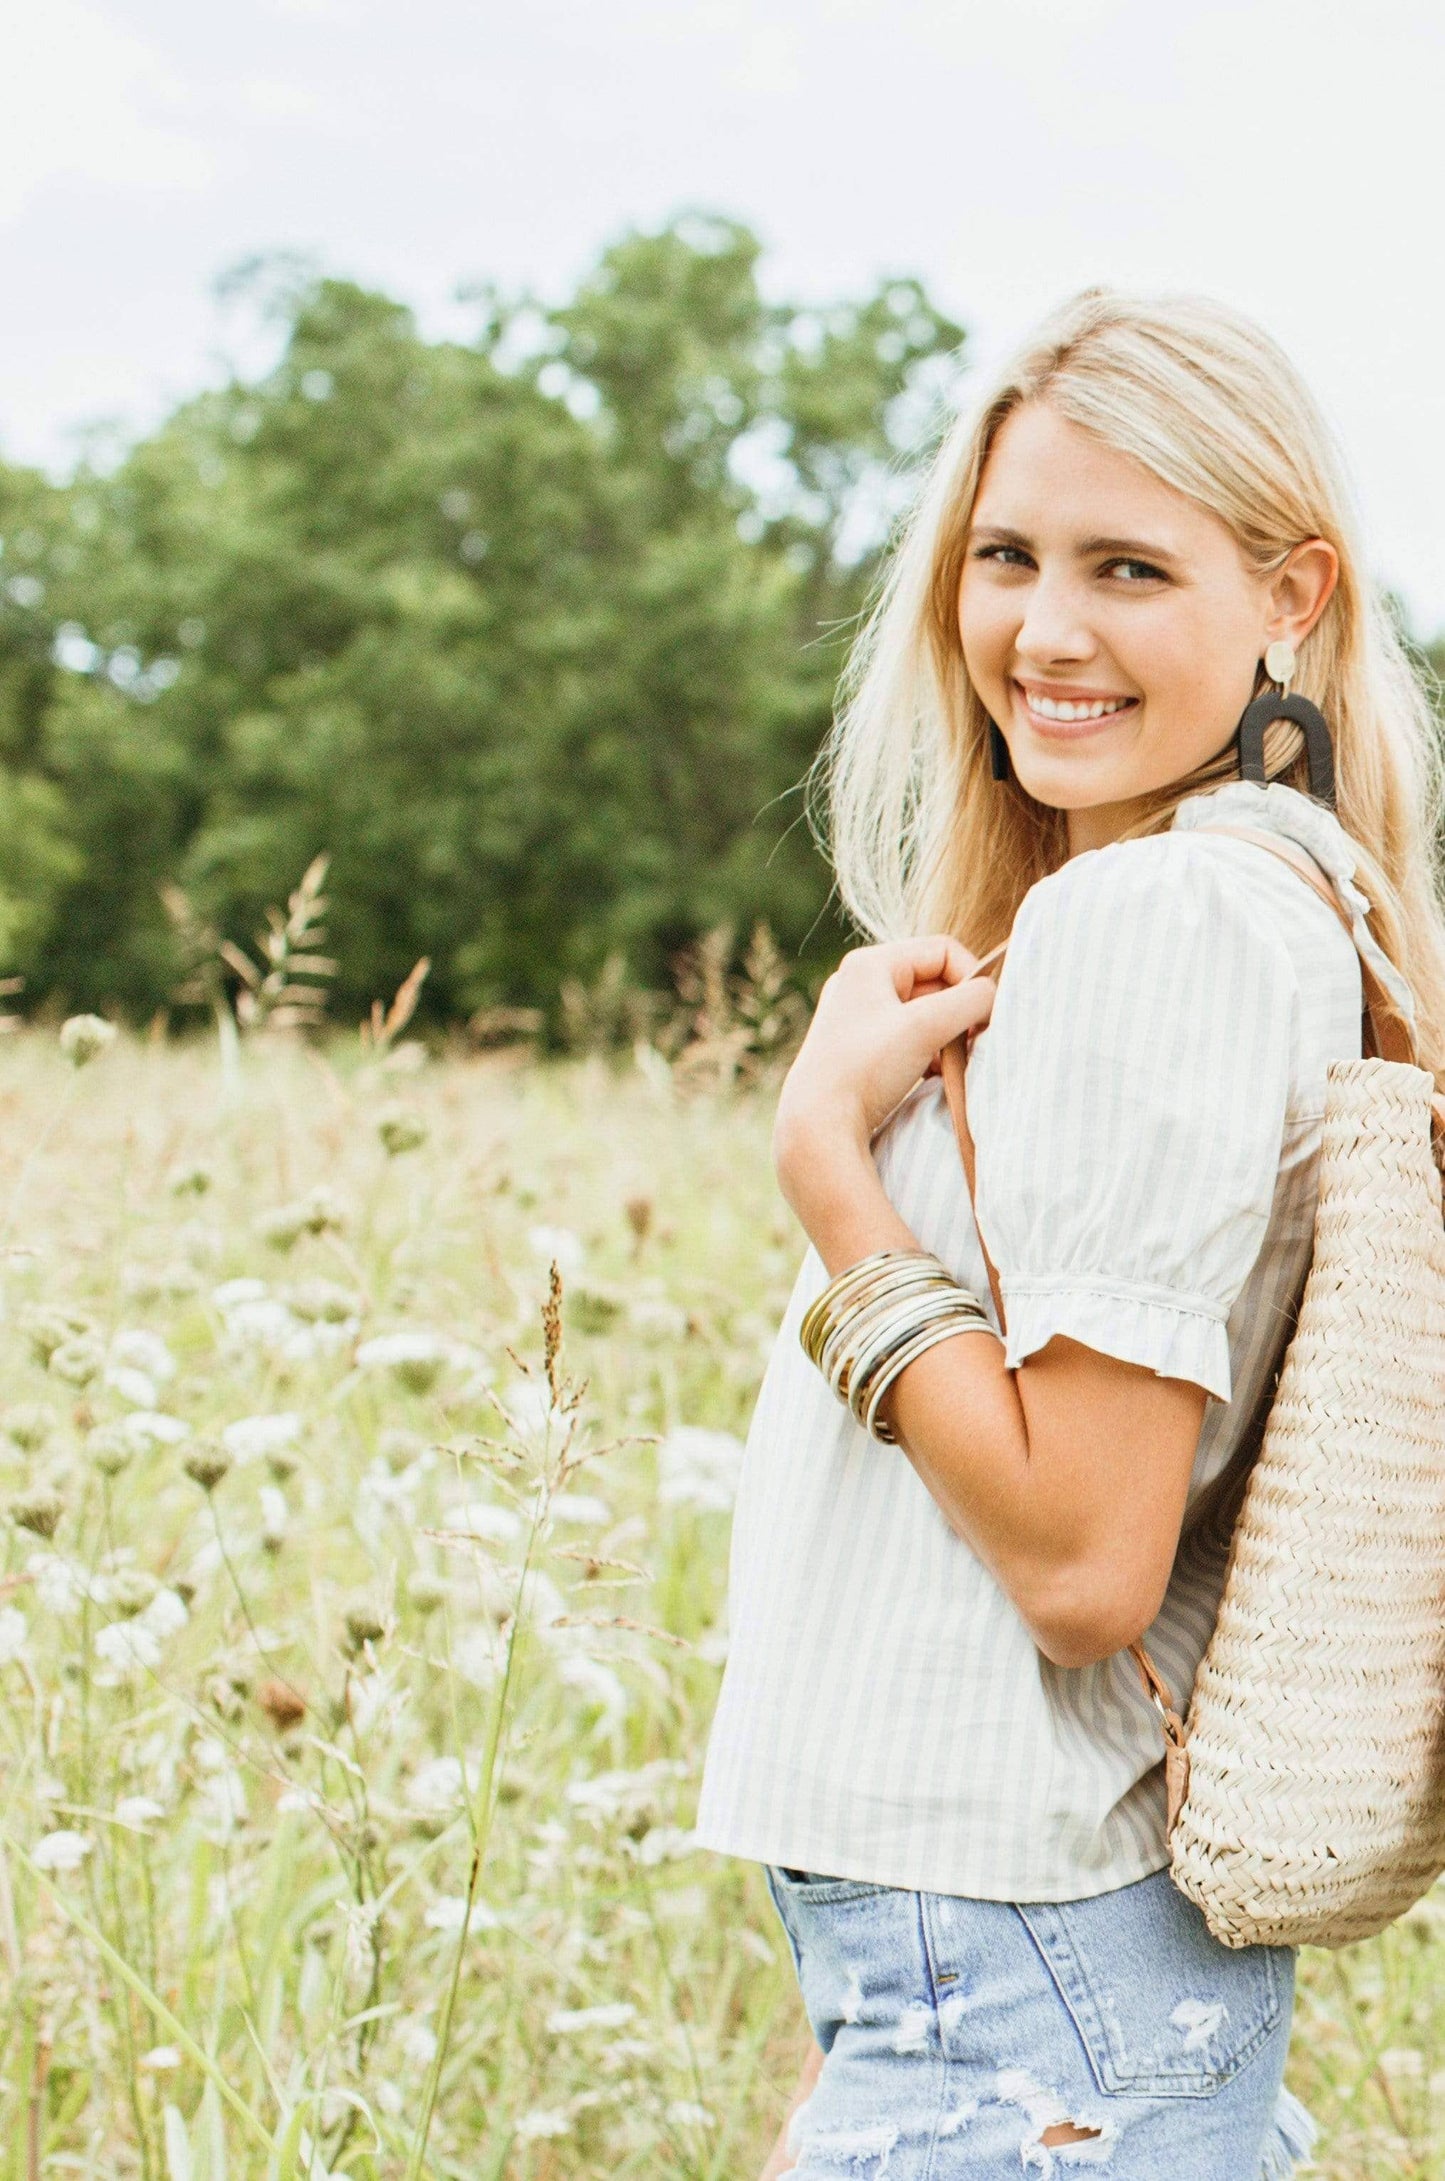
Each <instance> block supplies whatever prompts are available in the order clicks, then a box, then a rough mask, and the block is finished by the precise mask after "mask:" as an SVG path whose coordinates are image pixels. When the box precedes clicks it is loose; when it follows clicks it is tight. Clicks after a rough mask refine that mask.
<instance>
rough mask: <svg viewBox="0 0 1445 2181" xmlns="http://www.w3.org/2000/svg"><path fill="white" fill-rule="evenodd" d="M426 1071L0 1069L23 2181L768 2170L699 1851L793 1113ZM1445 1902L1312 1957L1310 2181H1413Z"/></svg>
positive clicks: (512, 1070) (258, 1053)
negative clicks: (788, 1118)
mask: <svg viewBox="0 0 1445 2181" xmlns="http://www.w3.org/2000/svg"><path fill="white" fill-rule="evenodd" d="M420 1059H421V1056H420V1051H419V1048H418V1049H415V1050H411V1051H409V1050H408V1049H406V1048H403V1049H402V1051H401V1052H400V1053H398V1054H396V1055H394V1056H393V1057H392V1059H391V1061H390V1062H389V1063H387V1064H385V1065H382V1064H379V1063H378V1062H377V1060H376V1059H375V1058H372V1059H370V1060H368V1059H367V1057H366V1056H365V1055H364V1054H362V1053H360V1052H359V1051H358V1049H357V1047H356V1045H355V1043H354V1042H346V1041H338V1042H337V1043H336V1044H335V1045H333V1046H331V1047H330V1048H328V1049H327V1050H326V1051H325V1053H323V1052H322V1051H319V1050H306V1049H298V1048H294V1047H289V1046H286V1045H284V1044H282V1043H279V1042H271V1043H267V1042H265V1041H260V1040H258V1041H257V1042H256V1043H254V1044H253V1045H251V1046H249V1047H247V1048H246V1049H245V1051H244V1052H243V1054H242V1056H241V1062H240V1069H239V1074H238V1075H236V1076H234V1077H233V1078H231V1079H229V1080H227V1079H224V1078H223V1075H222V1071H221V1069H220V1068H219V1066H218V1063H217V1054H216V1049H215V1047H214V1045H212V1044H209V1043H207V1044H201V1045H196V1046H194V1047H189V1048H187V1047H174V1046H165V1045H154V1046H149V1045H144V1044H140V1043H136V1042H128V1041H125V1040H117V1041H116V1042H115V1043H113V1044H112V1045H110V1046H109V1047H108V1048H107V1049H105V1050H103V1051H101V1052H100V1053H98V1054H97V1055H96V1056H95V1057H94V1058H93V1059H91V1060H90V1061H89V1063H88V1064H87V1065H85V1066H84V1067H81V1068H75V1067H73V1066H72V1065H71V1064H70V1063H69V1062H68V1061H67V1059H66V1058H65V1057H64V1055H63V1054H62V1052H61V1050H60V1048H59V1045H58V1044H57V1041H56V1039H55V1038H54V1036H53V1035H47V1034H42V1033H40V1032H25V1033H21V1034H19V1035H16V1036H12V1037H11V1038H10V1039H8V1040H7V1041H5V1042H4V1043H3V1044H0V1116H3V1130H0V1278H3V1323H0V1356H3V1369H4V1377H3V1400H0V1510H3V1515H4V1520H3V1526H0V1540H3V1553H0V1767H3V1773H0V1979H3V1980H4V1983H5V1985H6V1988H7V2004H6V2006H5V2008H4V2011H3V2018H0V2177H3V2181H30V2177H31V2176H34V2175H39V2174H42V2173H44V2174H57V2175H58V2174H80V2175H93V2176H96V2177H97V2181H101V2177H104V2181H111V2177H115V2176H130V2175H143V2176H146V2177H147V2181H151V2177H155V2181H162V2177H164V2181H223V2177H229V2181H243V2177H244V2181H252V2177H255V2181H261V2177H263V2176H265V2177H275V2181H290V2177H291V2176H301V2175H310V2176H312V2177H320V2176H323V2175H327V2174H329V2175H331V2176H333V2181H340V2177H341V2176H343V2175H345V2176H349V2177H350V2181H382V2177H387V2181H418V2177H419V2176H421V2175H423V2174H426V2175H432V2176H441V2175H445V2176H458V2177H461V2176H465V2177H466V2181H491V2177H497V2181H500V2177H502V2176H504V2175H505V2176H507V2177H512V2181H556V2177H560V2176H568V2177H572V2176H576V2177H583V2176H587V2177H597V2181H603V2177H607V2181H612V2177H622V2176H639V2177H641V2176H646V2177H648V2181H654V2177H656V2181H669V2177H677V2181H682V2177H687V2181H733V2177H740V2181H749V2177H750V2176H752V2175H753V2174H755V2173H756V2171H757V2168H758V2166H759V2164H760V2163H761V2160H762V2158H763V2155H764V2152H765V2148H766V2145H767V2143H768V2142H769V2141H770V2140H771V2137H772V2134H773V2132H774V2130H775V2128H776V2125H777V2118H778V2115H779V2113H780V2111H781V2109H782V2107H783V2105H784V2103H785V2102H786V2097H787V2094H788V2091H789V2089H790V2087H791V2080H792V2077H793V2075H794V2073H795V2072H796V2068H797V2064H798V2061H799V2059H800V2057H801V2054H802V2051H803V2049H804V2043H805V2038H806V2028H805V2024H804V2022H803V2019H802V2016H801V2011H800V2008H799V2005H798V2001H797V1998H796V1992H795V1986H794V1982H793V1977H792V1970H791V1964H790V1962H789V1960H788V1956H787V1951H786V1947H785V1945H784V1943H783V1940H782V1937H781V1933H780V1930H779V1927H778V1926H777V1923H776V1919H775V1917H774V1915H773V1911H772V1907H771V1904H770V1902H769V1901H768V1898H767V1894H766V1890H765V1888H764V1886H763V1884H762V1880H761V1875H760V1873H759V1872H758V1871H757V1870H756V1869H754V1868H753V1867H752V1866H750V1865H742V1864H736V1863H730V1862H725V1861H723V1860H722V1859H720V1858H717V1857H714V1856H711V1855H708V1854H705V1853H702V1852H700V1851H696V1850H694V1849H693V1848H692V1846H691V1840H690V1835H689V1830H688V1828H689V1824H690V1819H691V1814H692V1810H693V1806H694V1802H695V1796H696V1786H697V1775H698V1768H699V1764H700V1759H701V1752H702V1748H703V1743H704V1739H705V1735H706V1730H707V1724H708V1720H709V1718H710V1714H711V1708H712V1702H713V1697H714V1692H715V1689H716V1684H717V1677H718V1672H719V1667H720V1663H721V1659H722V1657H723V1655H724V1651H725V1647H726V1640H727V1639H726V1627H725V1595H726V1548H727V1534H728V1508H729V1505H730V1500H731V1491H732V1484H733V1478H734V1474H735V1467H736V1459H737V1454H738V1452H739V1444H738V1441H739V1437H740V1435H741V1434H742V1432H743V1431H744V1430H745V1429H746V1424H747V1418H748V1415H749V1412H750V1408H751V1404H752V1399H753V1396H754V1393H755V1390H756V1387H757V1382H758V1379H759V1376H760V1374H761V1370H762V1367H763V1363H764V1360H765V1357H766V1354H767V1351H768V1347H769V1344H770V1341H771V1337H772V1333H773V1329H774V1327H775V1325H776V1322H777V1319H778V1316H779V1315H780V1313H781V1310H782V1307H783V1304H784V1301H785V1298H786V1295H787V1291H788V1288H789V1286H790V1284H791V1280H792V1277H793V1273H794V1270H795V1268H796V1265H797V1262H798V1257H799V1254H800V1248H801V1241H800V1236H799V1234H798V1231H797V1229H796V1227H795V1225H794V1223H793V1221H792V1219H791V1215H790V1214H788V1213H787V1211H786V1208H785V1207H784V1206H783V1205H782V1203H781V1201H780V1199H779V1198H778V1196H777V1194H776V1191H775V1188H774V1185H773V1180H772V1175H771V1170H770V1166H769V1161H768V1153H767V1144H768V1130H769V1122H770V1112H771V1100H770V1097H769V1095H768V1093H767V1092H766V1091H755V1092H748V1093H739V1092H728V1093H723V1092H706V1091H699V1090H696V1089H694V1090H691V1091H684V1090H683V1089H682V1088H680V1087H679V1085H678V1083H677V1082H676V1081H675V1079H674V1076H673V1074H672V1072H671V1071H670V1069H669V1067H668V1064H667V1063H666V1062H665V1061H664V1060H662V1059H661V1058H660V1057H657V1056H653V1057H652V1059H650V1060H649V1061H648V1064H647V1065H645V1066H633V1065H630V1064H629V1065H627V1066H625V1067H623V1068H621V1069H613V1068H611V1067H609V1066H608V1065H607V1064H605V1063H603V1062H601V1061H578V1062H570V1063H567V1064H565V1065H558V1066H555V1067H540V1066H535V1065H525V1064H520V1063H518V1062H516V1061H513V1060H510V1059H507V1058H503V1057H491V1058H487V1057H474V1058H463V1057H456V1058H451V1059H443V1060H434V1061H430V1062H426V1063H425V1064H421V1065H413V1064H411V1063H415V1062H419V1061H420ZM554 1264H555V1266H556V1268H557V1271H558V1273H559V1274H560V1281H561V1302H560V1311H559V1308H558V1304H557V1299H556V1293H555V1291H554V1290H553V1288H552V1277H553V1276H552V1272H551V1267H552V1266H553V1265H554ZM1442 1922H1445V1910H1442V1909H1441V1908H1440V1907H1437V1905H1436V1903H1435V1902H1434V1901H1433V1900H1432V1901H1428V1902H1426V1903H1425V1904H1422V1906H1421V1908H1420V1909H1418V1910H1417V1911H1416V1912H1415V1913H1414V1914H1413V1915H1412V1916H1411V1917H1409V1918H1407V1919H1406V1920H1405V1922H1404V1923H1402V1924H1401V1925H1400V1926H1398V1927H1397V1928H1396V1929H1395V1930H1394V1931H1393V1932H1391V1933H1390V1934H1389V1935H1388V1936H1387V1937H1386V1938H1385V1939H1384V1940H1383V1941H1380V1942H1377V1943H1376V1944H1373V1945H1371V1946H1367V1947H1362V1948H1359V1949H1357V1950H1355V1951H1353V1952H1351V1953H1349V1954H1346V1955H1343V1956H1330V1955H1311V1956H1307V1957H1305V1958H1304V1960H1303V1962H1302V1978H1301V1998H1300V2005H1299V2011H1298V2016H1297V2031H1296V2038H1295V2046H1294V2054H1293V2058H1292V2062H1291V2080H1292V2082H1293V2084H1294V2087H1295V2089H1296V2090H1297V2091H1298V2092H1299V2094H1300V2095H1301V2096H1302V2097H1303V2098H1304V2099H1305V2101H1306V2103H1307V2104H1308V2105H1309V2106H1310V2107H1311V2108H1312V2110H1313V2111H1314V2112H1315V2113H1316V2114H1317V2116H1318V2117H1319V2119H1320V2121H1321V2124H1322V2129H1323V2143H1322V2147H1321V2156H1320V2161H1319V2166H1318V2171H1319V2172H1320V2173H1322V2174H1324V2175H1327V2176H1329V2177H1331V2181H1361V2177H1372V2181H1373V2177H1376V2176H1378V2177H1381V2181H1383V2177H1386V2176H1391V2177H1393V2176H1404V2175H1416V2176H1435V2175H1442V2176H1445V2150H1442V2149H1438V2148H1437V2147H1436V2146H1437V2143H1438V2142H1439V2140H1440V2138H1441V2136H1442V2128H1441V2126H1440V2124H1439V2122H1440V2120H1441V2119H1445V2041H1442V2037H1441V2030H1442V2026H1445V1995H1442V1993H1441V1990H1440V1981H1441V1980H1440V1969H1441V1964H1442V1962H1445V1943H1442V1942H1445V1932H1442V1928H1441V1927H1442ZM1437 2116H1438V2118H1437ZM1241 2181H1244V2177H1241Z"/></svg>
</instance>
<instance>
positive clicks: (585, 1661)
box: [557, 1651, 628, 1724]
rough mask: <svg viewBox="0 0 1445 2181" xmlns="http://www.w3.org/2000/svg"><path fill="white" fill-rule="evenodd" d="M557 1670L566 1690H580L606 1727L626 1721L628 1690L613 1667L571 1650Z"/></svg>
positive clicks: (582, 1652) (583, 1652)
mask: <svg viewBox="0 0 1445 2181" xmlns="http://www.w3.org/2000/svg"><path fill="white" fill-rule="evenodd" d="M557 1671H558V1674H559V1675H560V1677H561V1679H562V1680H563V1681H564V1682H565V1683H566V1684H567V1687H568V1688H569V1689H578V1690H580V1691H581V1692H582V1694H583V1695H584V1696H586V1697H588V1698H589V1699H590V1700H591V1702H592V1703H594V1704H596V1705H598V1706H600V1708H601V1710H602V1711H603V1713H604V1714H605V1716H606V1720H607V1723H608V1724H615V1723H616V1721H618V1720H620V1719H625V1718H626V1716H627V1711H628V1696H627V1689H626V1686H625V1684H624V1683H623V1681H622V1678H621V1676H620V1675H619V1674H618V1673H617V1671H616V1669H615V1668H614V1667H611V1666H608V1665H606V1664H604V1662H603V1661H602V1660H601V1659H600V1658H590V1657H589V1656H588V1655H587V1653H586V1652H585V1651H574V1652H572V1653H571V1655H570V1656H568V1657H564V1658H563V1660H562V1662H561V1664H560V1665H559V1666H558V1668H557Z"/></svg>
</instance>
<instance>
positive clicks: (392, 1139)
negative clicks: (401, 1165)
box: [376, 1106, 427, 1159]
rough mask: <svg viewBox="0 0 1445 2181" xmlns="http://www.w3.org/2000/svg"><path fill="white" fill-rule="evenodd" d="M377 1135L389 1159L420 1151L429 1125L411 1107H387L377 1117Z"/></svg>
mask: <svg viewBox="0 0 1445 2181" xmlns="http://www.w3.org/2000/svg"><path fill="white" fill-rule="evenodd" d="M376 1133H377V1135H378V1136H379V1137H380V1138H381V1141H382V1147H383V1149H384V1150H385V1152H386V1155H387V1157H388V1158H389V1159H396V1158H400V1157H401V1155H402V1154H403V1152H406V1151H418V1150H420V1148H421V1146H422V1145H423V1144H424V1143H425V1142H426V1139H427V1125H426V1122H425V1121H424V1120H423V1119H422V1116H421V1115H420V1114H419V1113H418V1112H416V1111H415V1110H414V1108H412V1107H410V1106H387V1107H386V1108H384V1110H383V1111H382V1112H381V1113H379V1114H378V1115H377V1117H376Z"/></svg>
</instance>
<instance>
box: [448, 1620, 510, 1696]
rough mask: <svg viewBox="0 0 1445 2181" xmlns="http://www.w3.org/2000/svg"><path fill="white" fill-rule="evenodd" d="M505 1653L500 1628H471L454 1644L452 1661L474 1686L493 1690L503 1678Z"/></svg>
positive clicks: (463, 1676)
mask: <svg viewBox="0 0 1445 2181" xmlns="http://www.w3.org/2000/svg"><path fill="white" fill-rule="evenodd" d="M505 1652H506V1639H505V1638H504V1637H503V1635H502V1634H501V1631H500V1630H499V1629H492V1628H469V1629H468V1630H467V1632H466V1634H465V1635H464V1636H462V1637H460V1638H459V1640H458V1641H457V1642H456V1643H455V1644H454V1645H453V1646H452V1664H453V1666H454V1667H455V1668H456V1670H457V1672H458V1673H459V1674H460V1675H461V1677H462V1679H463V1681H468V1682H470V1683H471V1685H472V1687H473V1688H474V1689H491V1688H495V1686H496V1684H497V1682H498V1681H499V1680H500V1678H501V1673H502V1666H503V1663H504V1658H505Z"/></svg>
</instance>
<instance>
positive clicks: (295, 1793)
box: [276, 1787, 321, 1817]
mask: <svg viewBox="0 0 1445 2181" xmlns="http://www.w3.org/2000/svg"><path fill="white" fill-rule="evenodd" d="M320 1808H321V1797H320V1796H319V1795H317V1794H313V1792H312V1790H311V1789H310V1788H309V1787H288V1788H286V1789H285V1790H284V1792H283V1793H281V1794H279V1795H278V1796H277V1797H276V1814H277V1816H278V1817H289V1816H291V1815H292V1814H293V1813H298V1814H299V1813H301V1812H304V1811H310V1810H319V1809H320Z"/></svg>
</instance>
